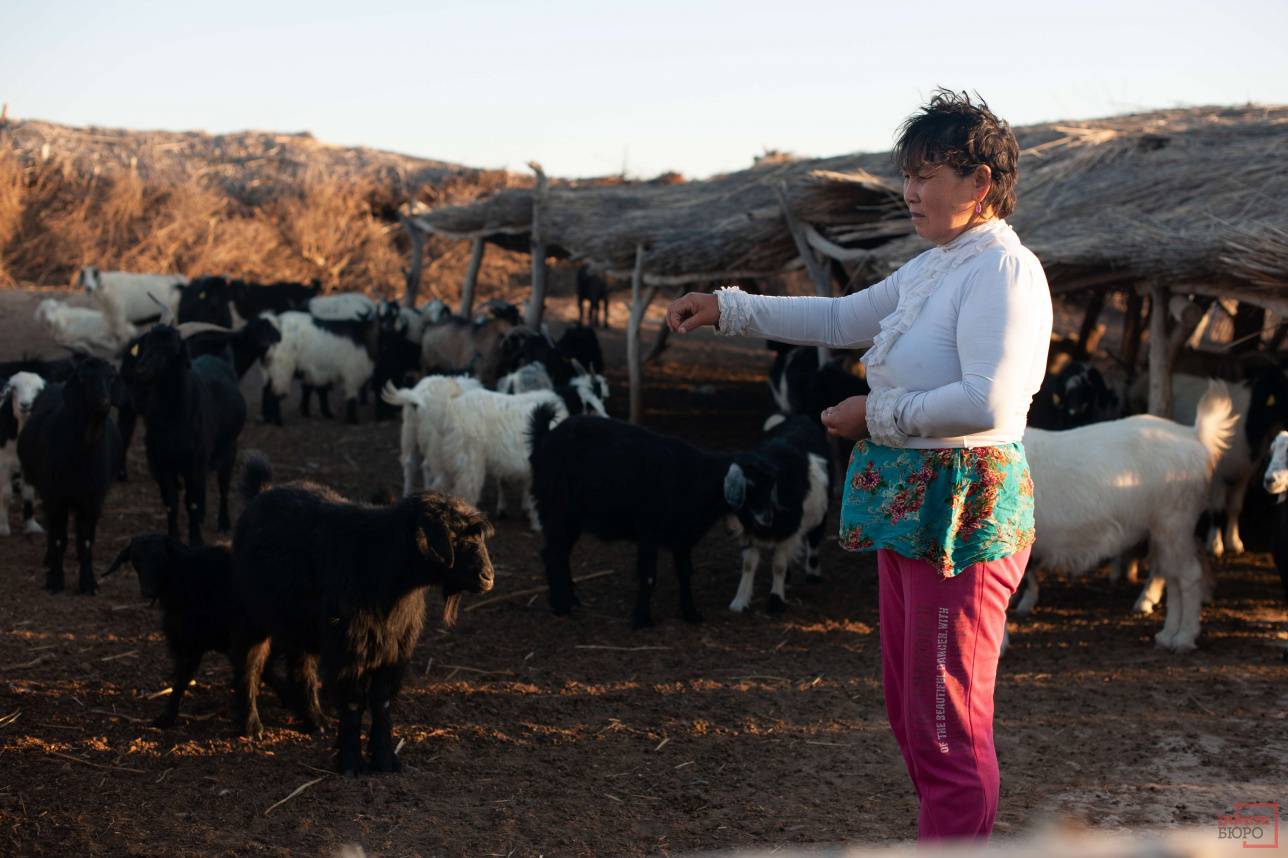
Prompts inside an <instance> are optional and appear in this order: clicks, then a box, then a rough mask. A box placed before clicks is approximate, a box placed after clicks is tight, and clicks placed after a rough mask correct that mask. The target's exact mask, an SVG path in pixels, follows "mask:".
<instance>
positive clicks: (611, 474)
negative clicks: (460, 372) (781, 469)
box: [530, 405, 774, 628]
mask: <svg viewBox="0 0 1288 858" xmlns="http://www.w3.org/2000/svg"><path fill="white" fill-rule="evenodd" d="M554 416H555V415H554V412H553V409H552V408H551V407H550V406H547V405H541V406H538V407H537V408H536V409H535V410H534V411H533V415H532V422H531V429H530V433H531V434H530V439H531V445H532V454H531V461H532V496H533V499H534V500H535V501H536V506H537V515H538V517H539V519H540V521H541V528H542V535H543V537H544V538H545V545H544V546H543V548H542V550H541V557H542V559H543V560H544V561H545V567H546V579H547V582H548V583H549V586H550V607H551V608H552V609H553V610H554V612H555V613H556V614H560V615H562V614H567V613H569V612H570V611H571V610H572V608H573V606H574V605H575V604H577V596H576V593H575V592H574V590H573V585H572V572H571V569H570V567H569V558H570V556H571V554H572V549H573V547H574V546H575V545H576V544H577V540H578V538H579V537H580V536H581V533H582V531H583V530H585V531H588V532H590V533H592V534H594V535H595V536H597V537H599V538H600V539H604V540H608V541H616V540H629V541H632V542H635V543H636V544H637V545H638V552H637V555H636V558H637V564H636V567H637V572H638V576H639V590H638V593H637V596H636V601H635V612H634V615H633V620H632V622H633V625H634V626H635V628H642V627H644V626H650V625H652V624H653V619H652V614H651V612H650V607H649V604H650V601H651V597H652V593H653V587H654V584H655V582H656V580H657V553H658V549H659V548H666V549H668V550H669V551H670V552H671V556H672V558H673V559H674V561H675V572H676V576H677V577H678V579H679V584H680V587H679V590H680V611H681V613H682V615H683V616H684V619H685V620H687V621H689V622H693V623H696V622H699V621H701V619H702V615H701V614H700V613H699V612H698V609H697V607H696V606H695V605H694V604H693V593H692V591H691V588H690V579H691V578H692V576H693V562H692V559H691V554H692V551H693V547H694V546H695V545H697V543H698V541H699V540H700V539H701V538H702V536H703V534H705V533H706V532H707V530H709V529H710V527H711V525H712V524H713V523H715V521H716V519H718V518H720V517H721V516H723V515H725V514H727V513H729V512H733V511H735V509H739V508H743V507H746V508H747V509H750V510H753V511H756V512H755V514H765V513H764V512H763V511H765V510H767V509H768V505H769V504H770V503H771V498H772V495H773V489H774V482H773V480H772V479H769V480H755V481H754V482H748V483H747V486H748V487H747V488H746V490H745V491H744V492H743V493H742V494H741V496H739V495H737V494H735V493H733V492H731V491H728V489H729V488H731V484H732V483H733V481H734V480H735V478H736V474H737V473H738V467H736V466H739V467H741V468H742V469H743V470H744V472H745V471H749V470H753V469H755V467H756V462H755V461H754V460H753V459H752V458H751V457H750V456H748V455H747V454H738V455H737V456H727V455H717V454H713V453H706V452H703V451H702V450H699V449H697V448H695V447H693V446H691V445H689V444H686V443H685V442H684V441H681V440H679V439H678V438H669V437H667V436H665V435H659V434H657V433H655V432H650V431H649V430H647V429H643V428H641V427H639V426H633V425H631V424H629V423H624V422H622V421H620V420H613V419H606V418H603V417H569V418H568V419H566V420H564V421H563V422H561V423H560V424H559V425H558V426H556V427H555V428H554V429H550V428H548V427H549V425H550V422H551V420H553V419H554Z"/></svg>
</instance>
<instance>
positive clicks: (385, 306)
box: [371, 301, 427, 419]
mask: <svg viewBox="0 0 1288 858" xmlns="http://www.w3.org/2000/svg"><path fill="white" fill-rule="evenodd" d="M426 323H427V319H426V318H425V317H424V316H423V315H422V314H421V313H419V312H417V311H416V310H410V309H407V308H405V307H400V306H399V305H398V304H396V303H395V302H393V301H385V302H383V303H382V304H381V305H380V321H379V324H380V332H379V335H378V337H377V342H376V356H375V368H374V369H373V370H372V373H371V387H372V389H374V390H378V391H379V390H384V388H385V385H386V384H390V383H392V384H393V385H394V386H399V385H404V384H407V383H408V382H409V381H411V380H412V378H413V377H415V376H418V375H419V372H420V338H421V336H423V334H424V329H425V324H426ZM412 383H414V382H412ZM393 410H394V409H393V407H391V406H390V405H389V403H387V402H385V400H384V399H381V398H377V399H376V419H382V418H384V417H386V416H389V415H390V414H392V412H393Z"/></svg>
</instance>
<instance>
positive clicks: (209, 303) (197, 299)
mask: <svg viewBox="0 0 1288 858" xmlns="http://www.w3.org/2000/svg"><path fill="white" fill-rule="evenodd" d="M231 302H232V284H231V283H229V281H228V278H226V277H213V276H209V275H208V276H205V277H198V278H196V279H195V280H193V281H192V282H191V283H189V284H188V285H187V286H184V287H183V292H182V294H181V295H180V297H179V313H178V319H179V321H180V322H207V323H209V324H212V325H220V326H222V327H225V328H231V327H232V326H233V313H232V304H231Z"/></svg>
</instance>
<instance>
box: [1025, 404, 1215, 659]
mask: <svg viewBox="0 0 1288 858" xmlns="http://www.w3.org/2000/svg"><path fill="white" fill-rule="evenodd" d="M1232 412H1233V407H1232V405H1231V403H1230V396H1229V393H1228V392H1227V391H1226V388H1225V386H1224V385H1223V384H1220V383H1214V384H1213V385H1212V386H1211V388H1210V389H1209V390H1208V392H1207V393H1206V394H1205V395H1204V397H1203V399H1202V400H1201V401H1200V402H1199V406H1198V413H1197V416H1196V417H1195V419H1194V423H1193V425H1191V426H1182V425H1180V424H1178V423H1174V422H1172V421H1171V420H1165V419H1163V418H1161V417H1152V416H1149V415H1136V416H1134V417H1125V418H1123V419H1121V420H1110V421H1106V422H1102V423H1093V424H1091V425H1089V426H1082V427H1079V428H1077V429H1069V430H1066V431H1063V432H1048V431H1045V430H1042V429H1034V428H1029V429H1027V430H1026V431H1025V433H1024V449H1025V453H1026V456H1027V458H1028V462H1029V468H1030V473H1031V475H1032V479H1033V493H1034V526H1035V528H1036V530H1037V541H1036V542H1035V543H1034V545H1033V551H1032V559H1031V562H1030V567H1029V568H1030V570H1032V569H1033V568H1034V566H1035V565H1037V566H1050V567H1063V568H1065V569H1067V570H1069V571H1070V572H1074V573H1078V572H1084V571H1086V570H1088V569H1090V568H1092V567H1093V566H1094V565H1095V564H1096V563H1098V562H1099V561H1101V560H1104V559H1105V558H1107V557H1113V556H1116V555H1118V554H1120V553H1122V552H1123V551H1126V550H1127V549H1129V548H1131V547H1133V546H1135V545H1136V544H1137V543H1139V542H1142V541H1144V540H1146V539H1148V540H1149V542H1150V556H1151V558H1152V565H1151V572H1152V574H1153V575H1156V576H1158V577H1159V580H1166V581H1167V583H1168V585H1169V586H1168V588H1167V590H1168V597H1167V617H1166V620H1165V622H1164V624H1163V630H1162V631H1160V632H1159V633H1158V634H1157V635H1155V641H1156V642H1157V643H1158V645H1159V646H1161V647H1165V648H1167V649H1171V650H1175V651H1182V650H1191V649H1194V648H1195V640H1196V639H1197V638H1198V635H1199V619H1200V612H1201V602H1202V593H1201V589H1202V579H1203V564H1202V562H1201V560H1200V558H1199V552H1198V546H1197V543H1196V542H1195V540H1194V527H1195V525H1196V524H1197V522H1198V519H1199V516H1200V515H1201V514H1202V513H1203V509H1204V507H1205V506H1206V502H1207V497H1208V490H1209V486H1210V485H1211V480H1212V472H1213V468H1214V467H1215V465H1216V461H1217V459H1218V458H1219V457H1220V455H1221V453H1222V452H1223V451H1224V450H1225V449H1226V447H1227V446H1228V445H1229V442H1230V438H1231V435H1232V434H1233V432H1234V423H1235V419H1236V418H1235V417H1234V415H1233V413H1232Z"/></svg>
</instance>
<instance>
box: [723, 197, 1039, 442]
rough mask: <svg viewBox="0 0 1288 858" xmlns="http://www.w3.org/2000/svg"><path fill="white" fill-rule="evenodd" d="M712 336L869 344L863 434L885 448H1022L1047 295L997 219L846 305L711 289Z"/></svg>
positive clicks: (1033, 261)
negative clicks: (714, 308) (715, 314)
mask: <svg viewBox="0 0 1288 858" xmlns="http://www.w3.org/2000/svg"><path fill="white" fill-rule="evenodd" d="M716 294H717V297H718V299H719V304H720V320H719V325H718V331H719V333H722V334H729V335H735V334H745V335H759V336H764V337H768V338H770V339H775V340H782V341H784V342H789V343H799V344H802V345H823V346H829V347H832V348H868V352H867V354H865V355H864V358H863V361H864V363H865V364H866V366H867V379H868V384H869V386H870V387H871V388H872V393H871V395H870V396H869V397H868V412H867V414H868V417H867V420H868V431H869V433H870V434H871V436H872V440H873V441H875V442H877V443H879V444H885V445H887V446H895V447H915V448H921V449H927V448H945V447H986V446H996V445H999V444H1009V443H1011V442H1013V441H1019V440H1020V439H1021V436H1022V435H1023V434H1024V426H1025V422H1026V418H1027V415H1028V410H1029V403H1030V402H1031V400H1032V398H1033V395H1034V394H1035V393H1037V390H1038V387H1039V386H1040V385H1041V384H1042V378H1043V376H1044V375H1045V373H1046V362H1047V349H1048V347H1049V345H1050V341H1051V292H1050V289H1049V287H1048V286H1047V281H1046V275H1045V274H1044V273H1043V271H1042V264H1041V263H1040V262H1038V258H1037V257H1036V256H1034V255H1033V253H1032V252H1031V251H1029V250H1028V249H1027V248H1026V247H1024V246H1023V245H1022V244H1020V240H1019V238H1018V237H1017V236H1016V235H1015V231H1014V230H1012V229H1011V228H1010V226H1008V225H1007V224H1006V222H1005V221H1001V220H995V221H989V222H987V223H985V224H981V225H980V226H977V227H975V228H973V229H970V230H968V231H966V232H964V233H962V234H961V235H959V236H958V237H957V238H955V239H953V241H951V242H949V243H948V244H946V245H943V246H941V247H936V248H932V249H930V250H928V251H926V252H925V253H922V254H921V255H919V256H917V257H915V258H914V259H912V260H910V261H909V262H908V263H907V264H905V265H904V266H903V267H902V268H900V269H899V270H898V271H896V272H895V273H894V274H892V275H890V276H889V277H887V278H886V279H885V280H882V281H881V282H880V283H877V284H875V285H873V286H871V287H869V288H867V289H864V290H863V291H861V292H856V293H855V294H853V295H847V296H845V297H843V298H810V297H792V298H780V297H773V296H766V295H748V294H747V293H745V292H742V291H741V290H739V289H736V288H733V287H730V288H725V289H721V290H719V291H718V292H717V293H716Z"/></svg>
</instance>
